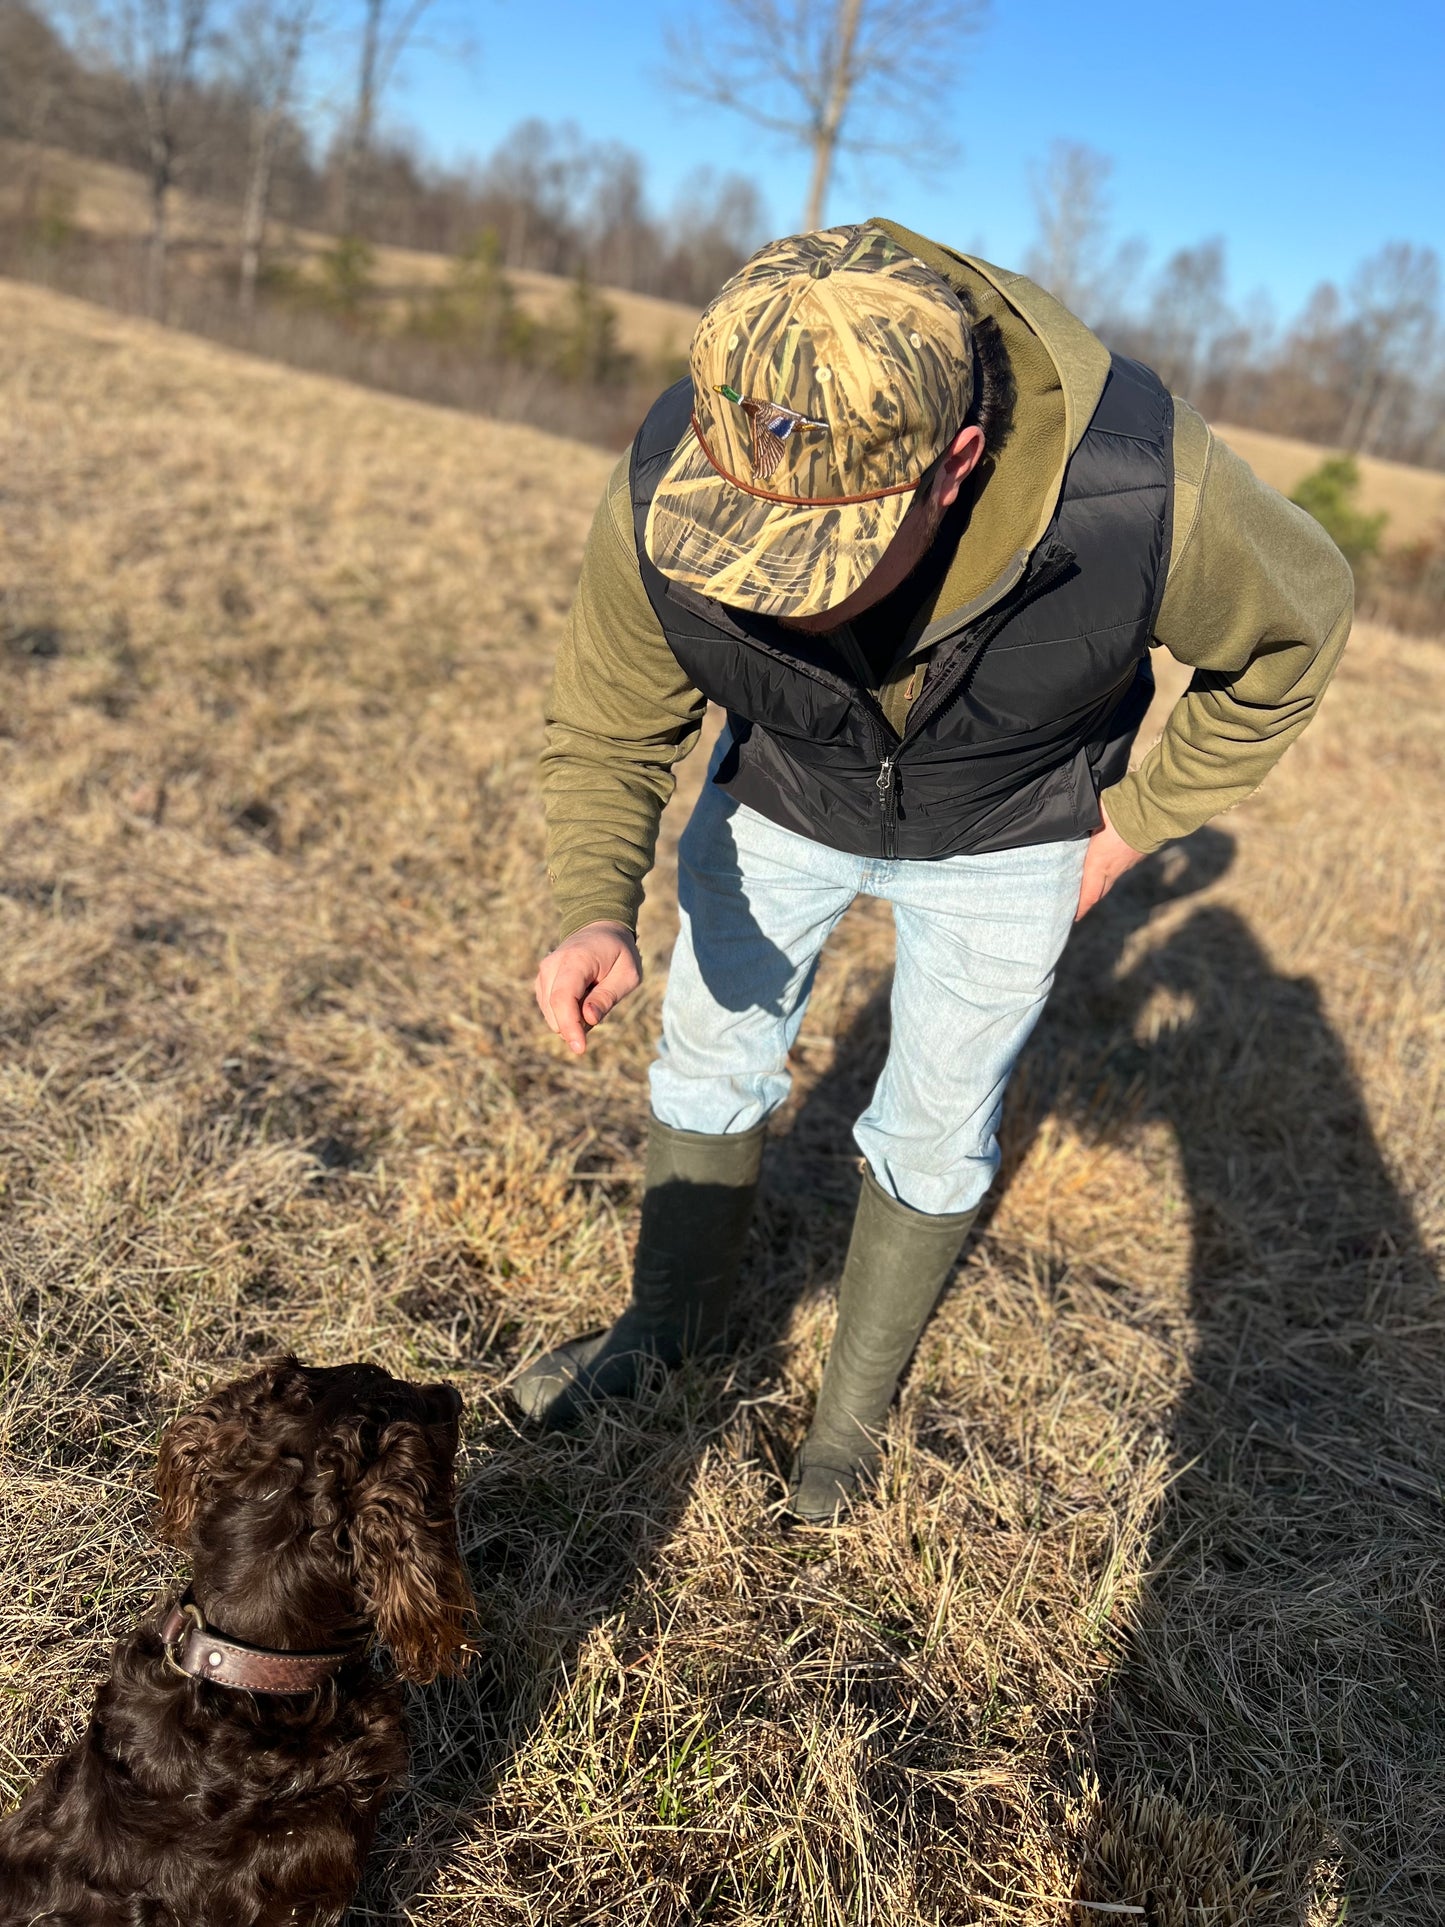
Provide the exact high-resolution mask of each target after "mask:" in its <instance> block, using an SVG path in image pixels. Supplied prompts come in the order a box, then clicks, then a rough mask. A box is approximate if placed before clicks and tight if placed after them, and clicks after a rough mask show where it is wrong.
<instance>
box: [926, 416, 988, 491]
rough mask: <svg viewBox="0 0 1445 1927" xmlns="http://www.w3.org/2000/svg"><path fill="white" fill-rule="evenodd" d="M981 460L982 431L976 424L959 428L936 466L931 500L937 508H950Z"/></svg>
mask: <svg viewBox="0 0 1445 1927" xmlns="http://www.w3.org/2000/svg"><path fill="white" fill-rule="evenodd" d="M982 460H983V430H982V429H981V428H980V427H979V426H978V424H977V423H976V422H974V423H971V424H970V425H969V427H967V428H960V429H959V431H958V433H957V434H956V435H955V436H954V438H953V443H952V446H951V447H950V448H949V450H948V453H947V454H946V455H945V456H944V458H943V460H942V461H941V462H940V463H939V465H938V474H937V477H936V478H935V480H934V484H933V499H934V501H935V502H936V503H937V504H938V506H939V508H941V509H947V508H952V507H953V505H954V503H955V502H956V501H957V500H958V491H959V490H960V489H961V488H962V487H963V485H964V483H965V482H966V481H967V480H968V478H969V476H970V475H972V473H973V471H974V470H975V469H976V468H977V467H978V465H979V463H980V462H981V461H982Z"/></svg>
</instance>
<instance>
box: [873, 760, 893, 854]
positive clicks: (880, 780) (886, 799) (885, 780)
mask: <svg viewBox="0 0 1445 1927" xmlns="http://www.w3.org/2000/svg"><path fill="white" fill-rule="evenodd" d="M897 762H898V756H897V753H896V752H895V753H894V754H893V755H892V756H885V757H884V758H883V760H882V762H881V763H880V764H879V765H878V774H877V776H876V777H875V778H874V787H875V789H876V790H877V791H878V808H879V810H880V811H881V812H882V816H883V854H884V856H897V854H898V778H897V774H896V768H895V766H896V764H897Z"/></svg>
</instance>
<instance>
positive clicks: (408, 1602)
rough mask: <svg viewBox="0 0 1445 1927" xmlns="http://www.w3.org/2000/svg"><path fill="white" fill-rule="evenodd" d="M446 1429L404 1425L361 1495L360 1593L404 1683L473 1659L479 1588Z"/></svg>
mask: <svg viewBox="0 0 1445 1927" xmlns="http://www.w3.org/2000/svg"><path fill="white" fill-rule="evenodd" d="M440 1429H441V1428H437V1427H423V1426H420V1425H414V1424H412V1423H411V1422H410V1421H409V1420H405V1419H397V1420H394V1421H393V1422H392V1423H391V1424H390V1425H388V1426H387V1427H386V1429H385V1431H384V1432H383V1433H382V1435H381V1440H380V1445H379V1449H378V1451H377V1455H376V1458H375V1460H374V1461H373V1463H372V1464H371V1465H370V1466H368V1467H367V1469H366V1471H365V1472H364V1473H363V1474H362V1476H361V1478H360V1479H359V1480H358V1481H357V1483H356V1485H355V1487H354V1488H353V1491H352V1501H351V1504H352V1511H351V1524H350V1540H351V1554H352V1560H353V1564H354V1570H355V1575H356V1584H357V1589H358V1591H359V1592H360V1594H361V1597H362V1600H363V1601H364V1603H365V1605H366V1608H367V1610H368V1612H369V1613H370V1614H371V1617H372V1619H373V1620H374V1622H375V1625H376V1632H377V1637H378V1638H379V1639H380V1640H381V1642H382V1644H383V1645H385V1646H387V1647H389V1648H390V1650H391V1655H392V1658H393V1659H394V1660H395V1661H396V1667H397V1671H398V1672H399V1673H400V1674H401V1675H402V1677H403V1678H404V1679H409V1680H414V1681H415V1682H416V1683H417V1684H418V1685H425V1684H426V1682H427V1681H428V1680H433V1679H435V1678H436V1677H437V1675H438V1674H439V1673H460V1672H462V1671H464V1670H465V1668H466V1665H467V1662H468V1660H469V1659H470V1657H471V1654H470V1651H469V1649H468V1648H467V1646H466V1644H465V1641H466V1630H467V1619H468V1616H469V1615H470V1614H471V1612H472V1611H473V1610H474V1605H475V1602H474V1601H473V1598H472V1589H471V1586H470V1584H469V1583H468V1580H467V1575H466V1571H465V1569H464V1567H463V1565H462V1561H461V1554H460V1552H459V1550H458V1547H457V1530H456V1520H455V1518H454V1516H453V1500H454V1490H453V1479H452V1451H453V1446H452V1444H451V1442H450V1441H447V1442H445V1443H444V1442H443V1440H442V1439H441V1438H440V1437H438V1432H439V1430H440Z"/></svg>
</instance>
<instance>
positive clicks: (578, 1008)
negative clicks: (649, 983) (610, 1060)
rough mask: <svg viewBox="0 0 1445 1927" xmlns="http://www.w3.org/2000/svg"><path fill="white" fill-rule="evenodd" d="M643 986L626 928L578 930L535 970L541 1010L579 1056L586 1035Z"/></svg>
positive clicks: (596, 925) (598, 926) (595, 926)
mask: <svg viewBox="0 0 1445 1927" xmlns="http://www.w3.org/2000/svg"><path fill="white" fill-rule="evenodd" d="M641 982H642V959H641V957H639V956H638V954H637V944H636V942H635V941H634V939H633V935H632V932H631V931H630V930H629V929H628V928H627V926H626V924H624V923H589V924H586V925H584V926H583V928H582V929H581V930H574V931H573V932H572V935H571V936H570V937H568V938H567V939H566V940H565V941H564V942H562V943H559V944H558V946H557V948H556V949H555V950H552V951H549V952H548V954H547V955H546V956H545V957H544V958H543V959H542V961H541V963H540V964H539V965H538V966H537V982H536V984H535V986H534V988H535V990H536V993H537V1008H538V1010H540V1011H541V1013H542V1015H543V1017H544V1018H545V1019H546V1020H547V1028H548V1029H549V1030H554V1031H556V1033H557V1035H558V1036H559V1037H560V1038H561V1039H562V1041H563V1043H564V1044H565V1045H566V1046H567V1048H568V1050H570V1051H575V1052H576V1054H577V1055H578V1056H579V1057H580V1056H581V1055H582V1053H583V1051H585V1050H586V1048H587V1033H588V1031H589V1030H594V1029H595V1028H596V1026H597V1025H598V1024H600V1023H601V1022H602V1019H603V1018H604V1017H605V1016H606V1015H607V1013H608V1011H609V1010H613V1009H615V1008H616V1006H617V1005H618V1004H620V1003H621V1002H622V999H623V998H624V997H630V996H631V995H632V993H633V991H634V990H636V988H637V986H638V985H639V984H640V983H641Z"/></svg>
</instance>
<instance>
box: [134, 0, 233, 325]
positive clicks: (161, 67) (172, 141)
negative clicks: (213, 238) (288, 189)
mask: <svg viewBox="0 0 1445 1927" xmlns="http://www.w3.org/2000/svg"><path fill="white" fill-rule="evenodd" d="M210 12H211V0H116V5H115V8H114V11H113V12H112V13H111V14H110V16H109V22H110V26H111V28H112V37H113V40H114V43H115V50H116V54H117V57H118V59H119V61H120V64H121V66H122V68H123V70H124V72H125V74H126V76H127V78H128V79H129V80H130V82H131V84H132V86H133V87H134V89H135V97H136V100H137V103H138V106H139V110H140V116H141V122H142V128H143V132H144V137H145V152H146V178H147V187H148V189H149V198H150V235H149V240H148V244H147V270H146V305H147V307H148V308H149V310H150V312H151V314H153V315H154V316H155V317H156V318H157V320H164V319H165V311H166V250H167V246H168V243H169V239H170V234H169V217H170V194H171V189H172V188H173V187H174V186H175V182H176V172H177V167H178V164H179V161H180V154H181V147H182V140H183V129H184V128H185V126H186V114H187V110H188V109H189V108H190V107H191V106H192V100H193V92H194V88H195V84H196V77H197V70H198V68H199V66H200V61H201V56H202V53H203V51H204V49H205V46H206V38H207V30H208V26H209V21H210Z"/></svg>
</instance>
